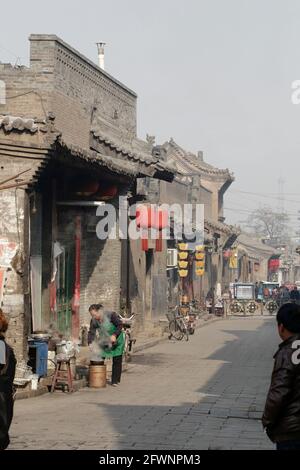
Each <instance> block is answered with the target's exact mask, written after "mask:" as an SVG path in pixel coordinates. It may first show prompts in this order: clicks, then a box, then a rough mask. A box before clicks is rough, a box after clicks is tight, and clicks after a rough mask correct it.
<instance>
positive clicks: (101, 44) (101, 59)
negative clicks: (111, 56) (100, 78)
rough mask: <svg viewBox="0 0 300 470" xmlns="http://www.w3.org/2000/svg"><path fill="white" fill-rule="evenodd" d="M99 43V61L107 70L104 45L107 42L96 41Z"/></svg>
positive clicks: (103, 68)
mask: <svg viewBox="0 0 300 470" xmlns="http://www.w3.org/2000/svg"><path fill="white" fill-rule="evenodd" d="M96 44H97V49H98V62H99V67H100V69H102V70H105V66H104V46H105V45H106V43H105V42H96Z"/></svg>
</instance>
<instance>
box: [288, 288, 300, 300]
mask: <svg viewBox="0 0 300 470" xmlns="http://www.w3.org/2000/svg"><path fill="white" fill-rule="evenodd" d="M290 299H291V301H292V302H294V303H297V304H298V303H299V301H300V293H299V291H298V289H297V286H294V288H293V289H292V290H291V292H290Z"/></svg>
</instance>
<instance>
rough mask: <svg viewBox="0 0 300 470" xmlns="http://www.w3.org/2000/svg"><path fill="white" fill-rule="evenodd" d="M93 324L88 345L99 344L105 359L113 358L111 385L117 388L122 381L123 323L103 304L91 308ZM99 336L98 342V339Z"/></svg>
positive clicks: (93, 305) (91, 324)
mask: <svg viewBox="0 0 300 470" xmlns="http://www.w3.org/2000/svg"><path fill="white" fill-rule="evenodd" d="M89 312H90V314H91V317H92V319H91V323H90V329H89V334H88V343H89V344H91V343H93V342H94V341H97V342H98V345H99V347H100V350H101V357H102V358H103V359H106V358H110V357H111V358H112V377H111V384H112V385H113V386H116V385H118V384H119V383H120V381H121V375H122V359H123V353H124V347H125V333H124V331H123V327H122V321H121V319H120V317H119V316H118V315H117V314H116V312H111V311H106V310H104V307H103V305H102V304H92V305H90V307H89ZM97 336H98V340H97V338H96V337H97Z"/></svg>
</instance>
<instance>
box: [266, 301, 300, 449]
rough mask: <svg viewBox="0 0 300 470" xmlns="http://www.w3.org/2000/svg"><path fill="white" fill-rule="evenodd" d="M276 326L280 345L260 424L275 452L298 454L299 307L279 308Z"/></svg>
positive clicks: (299, 418) (299, 399)
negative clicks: (285, 451) (275, 449)
mask: <svg viewBox="0 0 300 470" xmlns="http://www.w3.org/2000/svg"><path fill="white" fill-rule="evenodd" d="M277 324H278V333H279V336H280V338H281V339H282V340H283V342H282V343H281V344H280V345H279V349H278V351H277V352H276V354H275V356H274V359H275V364H274V368H273V373H272V379H271V385H270V389H269V392H268V396H267V401H266V405H265V410H264V414H263V418H262V422H263V426H264V429H265V430H266V432H267V435H268V436H269V438H270V439H271V441H272V442H275V443H276V446H277V449H278V450H294V449H295V450H296V449H298V450H300V307H299V306H298V305H295V304H292V303H287V304H284V305H282V306H281V307H280V309H279V311H278V313H277Z"/></svg>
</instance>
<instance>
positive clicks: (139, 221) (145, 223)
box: [136, 206, 155, 228]
mask: <svg viewBox="0 0 300 470" xmlns="http://www.w3.org/2000/svg"><path fill="white" fill-rule="evenodd" d="M154 220H155V208H154V207H153V206H139V207H138V208H137V210H136V225H137V227H141V228H150V227H152V226H153V225H152V224H153V223H154Z"/></svg>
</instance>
